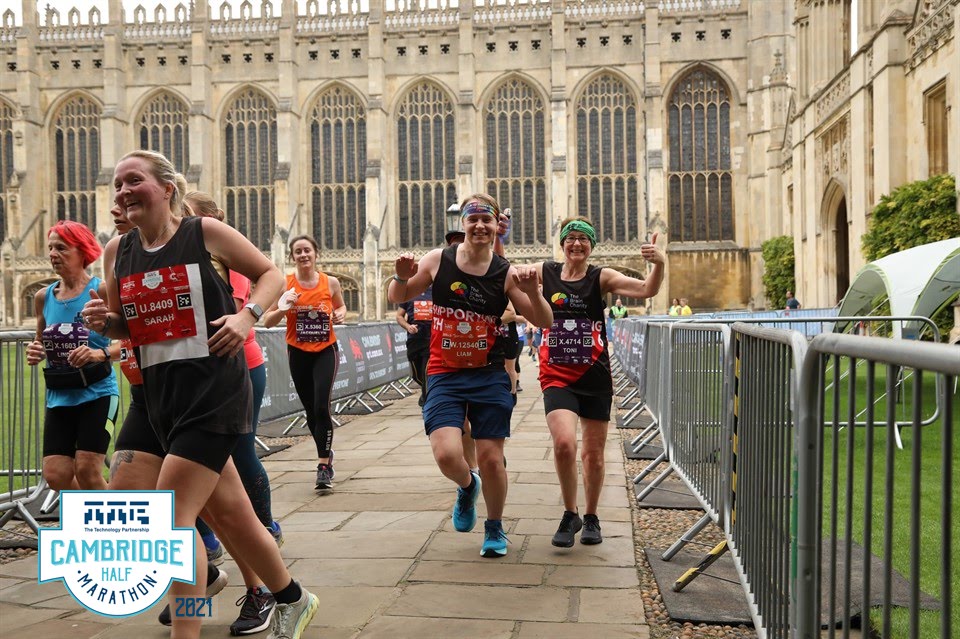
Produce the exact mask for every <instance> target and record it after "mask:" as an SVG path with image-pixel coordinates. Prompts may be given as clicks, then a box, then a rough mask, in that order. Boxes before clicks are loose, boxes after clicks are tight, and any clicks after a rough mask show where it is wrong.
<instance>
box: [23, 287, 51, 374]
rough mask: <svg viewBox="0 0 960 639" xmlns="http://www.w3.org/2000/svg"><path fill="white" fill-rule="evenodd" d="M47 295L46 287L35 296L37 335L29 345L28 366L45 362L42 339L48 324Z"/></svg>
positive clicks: (34, 310) (27, 352)
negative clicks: (45, 314) (45, 304)
mask: <svg viewBox="0 0 960 639" xmlns="http://www.w3.org/2000/svg"><path fill="white" fill-rule="evenodd" d="M46 295H47V287H46V286H44V287H43V288H41V289H40V290H39V291H37V292H36V293H35V294H34V296H33V312H34V316H35V317H36V318H37V334H36V336H35V337H34V339H33V341H32V342H30V343H29V344H27V351H26V355H27V364H29V365H30V366H36V365H37V364H39V363H40V362H42V361H43V360H44V358H46V356H47V352H46V351H45V350H43V341H42V340H41V339H40V337H41V336H42V335H43V329H45V328H46V327H47V322H46V321H45V320H44V319H43V302H44V298H45V297H46Z"/></svg>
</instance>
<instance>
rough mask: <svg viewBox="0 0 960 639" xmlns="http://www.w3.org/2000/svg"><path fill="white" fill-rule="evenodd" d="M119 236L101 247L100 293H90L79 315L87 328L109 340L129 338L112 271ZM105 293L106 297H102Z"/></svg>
mask: <svg viewBox="0 0 960 639" xmlns="http://www.w3.org/2000/svg"><path fill="white" fill-rule="evenodd" d="M119 246H120V236H119V235H118V236H117V237H114V238H112V239H111V240H110V241H109V242H107V245H106V246H105V247H103V285H102V287H101V289H100V291H101V293H97V294H94V292H93V291H91V292H90V298H91V299H90V301H88V302H87V303H86V304H84V305H83V311H81V314H82V315H83V318H84V319H85V320H86V322H87V327H88V328H89V329H90V330H92V331H96V332H97V333H100V334H101V335H103V336H104V337H109V338H111V339H124V338H127V337H129V336H130V331H129V330H127V320H126V318H125V317H124V315H123V312H122V310H121V308H120V287H119V285H118V283H117V278H116V275H115V273H114V271H113V269H114V264H115V263H116V261H117V249H118V248H119ZM103 293H106V295H103Z"/></svg>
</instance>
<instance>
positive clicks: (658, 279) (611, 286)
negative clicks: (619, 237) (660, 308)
mask: <svg viewBox="0 0 960 639" xmlns="http://www.w3.org/2000/svg"><path fill="white" fill-rule="evenodd" d="M658 235H659V234H658V233H654V234H653V237H651V238H650V242H649V243H648V244H644V245H643V246H641V247H640V255H641V256H642V257H643V259H645V260H647V261H648V262H650V263H651V264H653V269H652V270H651V271H650V273H649V274H647V277H646V279H643V280H639V279H637V278H635V277H628V276H626V275H624V274H623V273H621V272H619V271H617V270H615V269H612V268H604V269H603V270H602V271H601V272H600V290H601V291H603V293H604V294H607V293H613V294H614V295H626V296H627V297H653V296H654V295H656V294H657V293H658V292H659V291H660V285H661V284H662V283H663V270H664V266H665V263H666V259H665V258H664V256H663V251H661V250H660V249H659V248H657V236H658Z"/></svg>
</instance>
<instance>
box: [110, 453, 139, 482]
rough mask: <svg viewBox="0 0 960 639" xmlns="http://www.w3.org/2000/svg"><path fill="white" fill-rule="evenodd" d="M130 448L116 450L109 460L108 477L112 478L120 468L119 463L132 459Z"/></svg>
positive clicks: (128, 461)
mask: <svg viewBox="0 0 960 639" xmlns="http://www.w3.org/2000/svg"><path fill="white" fill-rule="evenodd" d="M133 453H134V451H132V450H118V451H117V452H116V453H115V454H114V456H113V460H112V461H111V462H110V479H113V478H114V477H115V476H116V474H117V472H118V471H119V470H120V464H122V463H124V462H126V463H128V464H129V463H131V462H132V461H133Z"/></svg>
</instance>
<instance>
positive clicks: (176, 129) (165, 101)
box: [137, 92, 190, 173]
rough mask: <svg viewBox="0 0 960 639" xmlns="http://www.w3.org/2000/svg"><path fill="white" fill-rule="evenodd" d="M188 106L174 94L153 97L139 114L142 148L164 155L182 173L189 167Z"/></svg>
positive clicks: (138, 134) (139, 132)
mask: <svg viewBox="0 0 960 639" xmlns="http://www.w3.org/2000/svg"><path fill="white" fill-rule="evenodd" d="M189 122H190V110H189V108H188V107H187V103H186V102H184V101H183V100H181V99H180V98H178V97H177V96H175V95H173V94H171V93H166V92H164V93H161V94H159V95H157V96H156V97H154V98H153V99H152V100H150V102H148V103H147V105H146V106H145V107H144V108H143V111H141V112H140V117H139V119H138V120H137V139H138V142H139V144H140V148H141V149H149V150H151V151H156V152H157V153H162V154H163V155H164V156H165V157H166V158H167V159H168V160H170V161H171V162H173V166H174V168H175V169H177V171H179V172H180V173H186V172H187V169H188V168H189V167H190V151H189V148H190V139H189V137H188V127H189Z"/></svg>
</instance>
